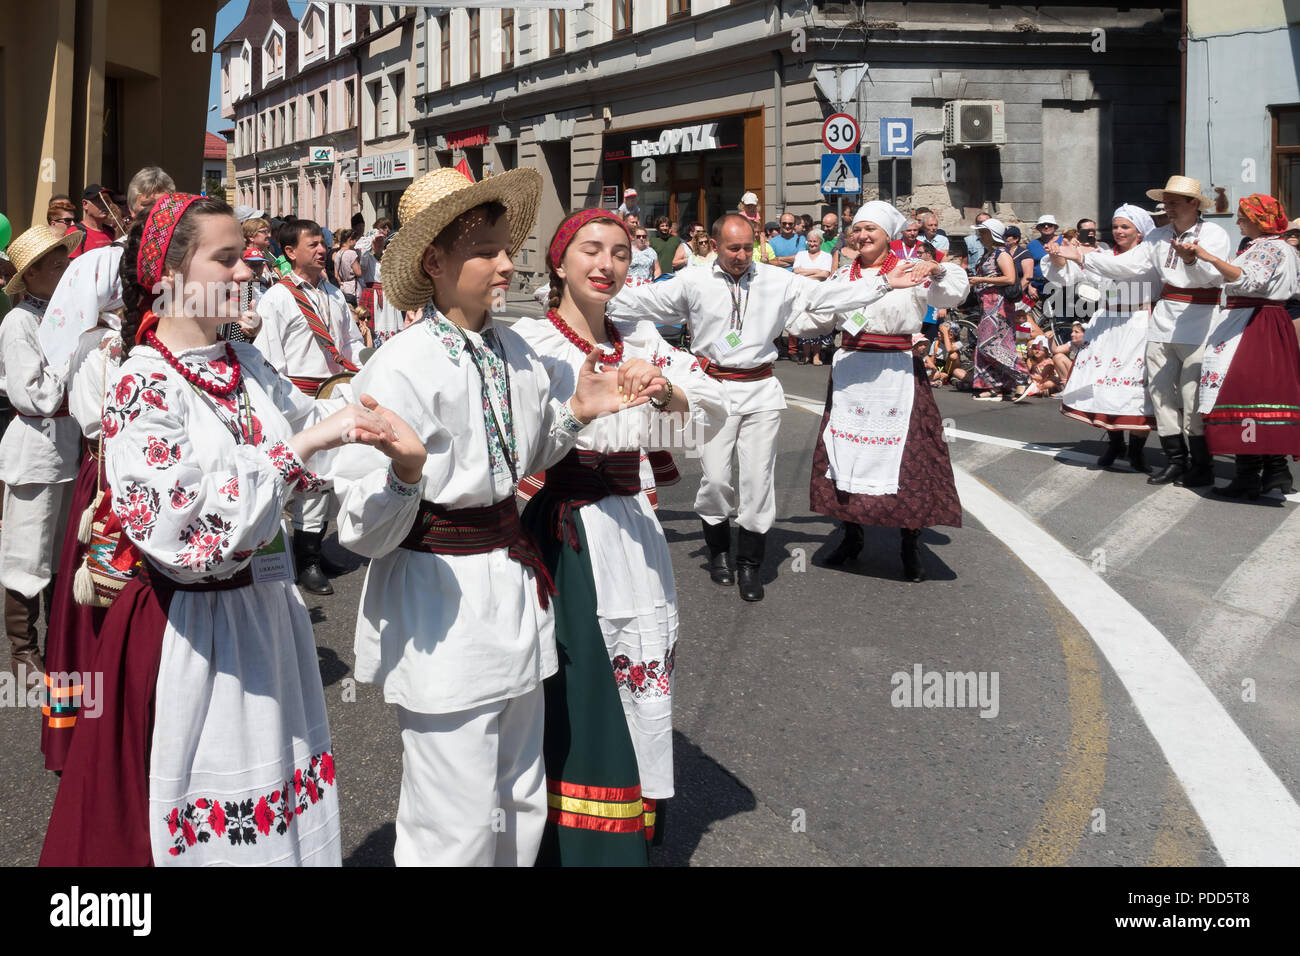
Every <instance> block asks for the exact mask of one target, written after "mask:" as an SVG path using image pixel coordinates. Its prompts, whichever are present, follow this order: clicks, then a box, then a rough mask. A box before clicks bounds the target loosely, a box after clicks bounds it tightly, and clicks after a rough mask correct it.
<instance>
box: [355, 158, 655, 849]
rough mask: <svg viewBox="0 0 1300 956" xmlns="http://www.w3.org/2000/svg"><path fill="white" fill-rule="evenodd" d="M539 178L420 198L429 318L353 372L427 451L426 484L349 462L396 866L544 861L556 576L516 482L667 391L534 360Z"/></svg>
mask: <svg viewBox="0 0 1300 956" xmlns="http://www.w3.org/2000/svg"><path fill="white" fill-rule="evenodd" d="M541 187H542V179H541V176H540V174H538V172H537V171H536V170H534V169H527V168H525V169H517V170H512V171H510V172H506V173H502V174H501V175H499V176H492V177H490V178H488V179H485V180H483V181H481V182H479V183H474V182H472V181H471V180H469V179H468V178H466V177H465V176H464V175H462V174H461V173H459V172H457V171H456V170H454V169H437V170H434V171H433V172H431V173H429V174H427V175H426V176H423V177H421V178H420V179H419V180H417V181H416V182H415V183H414V184H412V185H411V186H410V187H409V188H408V189H407V190H406V192H405V193H404V194H403V196H402V200H401V204H400V206H399V214H400V218H401V221H402V228H401V230H400V232H398V233H397V236H396V238H395V239H394V240H393V241H392V243H391V244H390V245H389V246H388V249H387V251H386V252H385V254H384V294H385V296H386V297H387V298H388V300H389V301H391V302H392V303H393V305H395V306H396V307H397V308H399V309H402V310H412V309H415V310H421V311H422V313H423V315H422V318H421V319H420V320H419V321H417V322H415V323H414V324H412V325H411V326H409V327H408V328H406V329H404V330H403V331H401V332H399V333H398V334H397V335H395V336H394V337H393V338H392V339H391V340H390V341H389V342H388V343H387V344H386V345H385V347H384V348H382V349H379V350H378V351H377V352H376V353H375V355H374V357H373V358H371V360H370V361H369V362H368V363H367V364H366V366H365V368H363V369H362V370H361V372H360V373H359V374H358V375H357V377H356V379H355V381H354V385H355V387H356V388H357V389H358V390H360V391H365V392H368V393H369V394H370V395H373V396H374V397H375V399H376V400H378V401H379V402H380V403H382V404H383V405H384V406H385V407H386V408H391V409H392V410H393V411H394V412H396V413H397V414H398V415H400V416H401V417H402V418H403V419H405V420H406V421H407V422H409V423H410V425H411V427H412V428H413V429H414V430H415V432H416V434H417V435H419V436H420V439H421V440H422V441H423V442H424V444H425V448H426V449H427V450H428V453H429V454H428V459H427V461H426V464H425V467H424V474H423V477H422V479H421V480H420V481H419V482H417V483H416V484H408V483H406V482H404V481H401V480H400V479H399V478H397V476H396V475H394V473H393V472H392V470H391V469H390V468H389V467H388V465H387V462H386V461H385V460H383V459H382V457H376V456H374V455H371V454H369V450H368V449H366V448H363V447H360V446H353V447H350V448H348V449H346V450H345V451H344V452H343V454H342V456H341V459H342V460H341V461H340V463H339V469H338V472H337V473H338V474H339V475H341V476H342V480H341V481H340V483H339V484H340V489H341V490H340V508H339V539H340V540H341V541H342V542H343V543H344V544H345V545H346V546H348V547H350V548H352V549H353V550H355V551H357V552H358V553H360V554H363V555H365V556H367V557H369V558H371V559H372V560H371V563H370V567H369V569H368V571H367V573H366V583H365V590H364V593H363V596H362V599H361V609H360V613H359V614H358V615H357V630H356V656H357V664H356V672H357V676H358V677H359V678H360V679H362V680H364V681H369V682H373V683H381V684H383V687H384V699H385V700H387V701H388V702H389V703H393V704H396V705H397V708H398V711H397V713H398V724H399V726H400V727H401V732H402V754H403V756H402V761H403V771H402V788H401V797H400V802H399V805H398V810H397V844H396V846H395V848H394V852H393V856H394V858H395V860H396V862H397V863H398V864H399V865H422V864H446V865H462V866H463V865H492V864H498V865H523V866H528V865H531V864H532V863H533V861H534V860H535V859H536V857H537V851H538V848H539V846H540V843H541V839H542V832H543V828H544V826H545V824H546V819H547V798H546V774H545V770H544V768H543V762H542V724H543V711H544V706H543V701H544V698H543V692H542V681H543V680H544V679H545V678H547V677H550V676H551V675H552V674H554V673H555V672H556V668H557V659H556V650H555V635H554V618H553V612H552V610H551V604H550V595H551V594H552V593H554V586H553V585H552V583H551V580H550V577H549V576H548V575H547V573H546V570H545V565H544V563H543V561H542V557H541V553H540V551H539V550H538V547H537V544H536V542H534V541H533V540H532V538H531V537H529V536H528V535H527V534H526V533H525V532H524V531H523V530H522V529H521V527H520V524H519V513H518V505H517V504H516V499H515V489H516V487H517V486H518V483H519V479H520V478H522V477H524V476H525V475H530V474H533V473H535V472H538V471H541V470H542V469H544V468H547V467H549V466H551V465H553V464H554V463H556V462H558V461H559V460H560V459H561V458H563V457H564V456H565V455H567V454H568V452H569V450H570V449H571V448H572V447H573V445H574V442H575V441H576V440H577V437H578V433H579V432H580V431H582V429H583V427H584V426H585V425H586V424H587V423H588V422H590V421H592V420H593V419H594V418H596V417H597V416H598V415H602V414H606V413H611V412H616V411H619V410H620V409H624V408H631V407H635V406H639V405H642V404H644V403H645V402H647V401H649V400H650V398H652V397H657V396H658V395H659V394H660V390H661V389H662V388H663V387H664V385H665V380H664V379H663V378H662V376H661V375H660V373H659V370H658V369H656V368H655V367H654V366H652V365H650V363H648V362H645V361H643V360H642V361H637V360H633V361H628V362H625V363H623V364H622V365H620V366H618V369H617V372H615V371H614V370H613V369H612V368H608V369H602V368H601V367H598V361H599V360H600V359H602V357H603V353H602V351H601V350H600V349H593V350H592V352H591V354H590V355H589V356H588V358H587V361H586V362H585V364H584V365H583V367H582V369H581V371H580V373H579V375H578V377H577V387H576V390H574V389H572V387H571V386H564V385H561V384H558V382H557V383H552V381H551V379H550V378H549V377H548V375H547V373H546V370H545V366H544V365H543V363H542V360H541V358H540V357H539V356H538V355H537V353H536V352H535V351H534V350H533V349H532V348H531V347H530V346H529V345H528V344H527V343H526V342H525V341H524V340H523V338H521V337H520V336H519V335H518V334H517V333H515V332H514V331H513V330H512V329H511V328H509V326H507V325H505V324H503V323H501V322H499V321H498V320H497V319H496V318H495V317H494V316H493V315H492V312H493V309H494V306H495V305H496V304H497V303H499V302H500V300H501V297H502V296H504V294H505V292H506V290H507V289H508V288H509V285H510V278H511V275H512V274H513V272H514V265H513V264H512V262H511V256H512V255H513V254H514V253H515V252H516V251H517V250H518V249H519V247H520V246H521V245H522V244H523V242H524V240H525V239H526V238H527V237H528V234H529V232H531V231H532V228H533V225H534V223H535V221H536V216H537V204H538V199H539V198H540V195H541ZM570 393H572V394H570ZM566 400H567V401H566ZM394 505H399V507H397V508H396V510H395V511H394V512H393V514H391V515H389V514H386V513H385V509H386V508H392V507H393V506H394Z"/></svg>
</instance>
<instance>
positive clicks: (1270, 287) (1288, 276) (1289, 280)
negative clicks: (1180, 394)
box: [1197, 238, 1300, 415]
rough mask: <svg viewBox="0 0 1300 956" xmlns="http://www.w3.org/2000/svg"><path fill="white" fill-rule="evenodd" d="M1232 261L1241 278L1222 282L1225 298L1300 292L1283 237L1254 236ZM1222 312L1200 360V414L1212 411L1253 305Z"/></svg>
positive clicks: (1276, 297)
mask: <svg viewBox="0 0 1300 956" xmlns="http://www.w3.org/2000/svg"><path fill="white" fill-rule="evenodd" d="M1232 264H1233V265H1234V266H1236V267H1237V268H1239V269H1241V277H1240V278H1239V279H1237V281H1236V282H1228V283H1226V284H1225V285H1224V287H1223V294H1224V296H1225V301H1226V299H1228V298H1232V297H1234V296H1236V297H1240V298H1247V299H1271V300H1273V301H1274V302H1280V303H1285V302H1286V300H1287V299H1293V298H1295V297H1296V296H1297V295H1300V277H1298V276H1297V271H1298V267H1300V257H1298V256H1297V255H1296V251H1295V248H1294V247H1293V246H1292V245H1291V244H1290V243H1288V242H1286V241H1285V240H1283V239H1263V238H1261V239H1256V240H1254V241H1253V242H1251V244H1250V245H1248V246H1247V247H1246V248H1245V249H1243V250H1242V252H1241V254H1240V255H1239V256H1237V257H1236V258H1235V259H1233V260H1232ZM1284 307H1285V306H1284ZM1222 311H1223V319H1222V320H1221V321H1220V322H1219V324H1218V325H1217V326H1216V327H1215V329H1214V332H1213V333H1212V334H1211V335H1210V341H1209V342H1207V343H1206V346H1205V357H1204V358H1203V359H1202V361H1201V397H1200V407H1199V408H1198V409H1197V410H1198V411H1199V412H1200V413H1201V414H1202V415H1204V414H1206V413H1207V412H1209V411H1211V410H1213V408H1214V403H1215V402H1216V401H1217V400H1218V398H1219V388H1220V387H1221V386H1222V385H1223V380H1224V378H1225V377H1226V376H1227V374H1228V367H1229V366H1230V365H1231V364H1232V357H1233V356H1234V355H1236V354H1237V346H1238V345H1240V344H1241V333H1242V332H1244V331H1245V330H1246V323H1247V322H1249V321H1250V317H1251V316H1252V315H1254V314H1255V309H1254V307H1251V308H1247V309H1223V310H1222Z"/></svg>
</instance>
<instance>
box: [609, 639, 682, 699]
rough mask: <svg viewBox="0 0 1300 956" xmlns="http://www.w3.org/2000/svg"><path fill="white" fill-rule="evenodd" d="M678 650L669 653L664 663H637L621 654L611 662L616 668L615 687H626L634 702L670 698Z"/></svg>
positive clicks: (674, 649)
mask: <svg viewBox="0 0 1300 956" xmlns="http://www.w3.org/2000/svg"><path fill="white" fill-rule="evenodd" d="M676 656H677V648H673V649H672V650H670V651H669V652H668V656H667V657H665V658H664V659H663V661H657V660H655V661H648V662H647V661H637V662H635V663H633V661H632V659H631V658H630V657H628V656H627V655H626V654H619V655H618V656H617V657H615V658H614V660H613V661H612V662H611V663H612V664H613V666H614V686H615V687H626V688H627V689H628V691H629V692H630V693H631V694H632V699H633V700H641V699H642V698H646V697H668V696H669V695H671V694H672V673H673V667H674V660H675V658H676Z"/></svg>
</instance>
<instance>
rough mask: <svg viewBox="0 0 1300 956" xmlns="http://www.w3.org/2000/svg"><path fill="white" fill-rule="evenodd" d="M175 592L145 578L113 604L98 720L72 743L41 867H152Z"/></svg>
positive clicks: (85, 721)
mask: <svg viewBox="0 0 1300 956" xmlns="http://www.w3.org/2000/svg"><path fill="white" fill-rule="evenodd" d="M171 593H172V592H170V591H167V590H160V589H155V588H154V587H153V586H152V585H151V584H150V583H149V582H148V581H147V580H146V579H145V575H143V574H141V575H139V576H137V577H136V578H135V579H134V580H132V581H131V582H130V583H129V584H128V585H127V586H126V587H125V588H124V589H123V590H122V593H121V594H119V595H118V596H117V598H116V599H114V601H113V606H112V607H110V608H108V614H107V616H106V617H105V618H104V624H103V627H101V628H100V631H99V641H98V646H97V648H96V652H95V655H94V658H93V660H92V662H91V665H90V668H91V671H92V672H93V673H94V674H95V679H96V681H97V683H98V687H97V688H96V690H97V691H99V700H97V701H95V705H96V709H100V708H102V710H100V713H99V714H98V716H91V715H90V714H86V715H83V716H82V717H81V719H80V720H78V721H77V732H76V733H75V734H73V736H72V744H71V746H70V747H69V748H68V754H67V758H66V760H65V761H64V764H63V776H62V778H61V779H60V780H59V792H58V795H57V796H56V797H55V798H54V810H53V812H52V813H51V814H50V825H49V828H48V829H47V830H46V832H45V847H44V849H42V851H41V866H152V865H153V850H152V848H151V846H150V841H149V753H150V745H151V743H152V741H153V722H154V696H155V692H156V688H157V684H158V663H159V661H160V659H161V657H162V641H163V632H164V630H165V629H166V627H167V606H168V605H169V604H170V603H171Z"/></svg>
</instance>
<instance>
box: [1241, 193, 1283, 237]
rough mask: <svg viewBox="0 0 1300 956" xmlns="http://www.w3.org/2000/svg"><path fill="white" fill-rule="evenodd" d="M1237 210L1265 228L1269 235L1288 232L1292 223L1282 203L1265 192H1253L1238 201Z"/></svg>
mask: <svg viewBox="0 0 1300 956" xmlns="http://www.w3.org/2000/svg"><path fill="white" fill-rule="evenodd" d="M1237 211H1238V212H1240V213H1241V214H1242V215H1243V216H1245V217H1246V218H1247V219H1249V220H1250V221H1251V222H1253V223H1254V224H1255V225H1257V226H1259V228H1261V229H1263V230H1264V234H1265V235H1267V236H1275V235H1277V234H1279V233H1283V232H1286V231H1287V229H1288V227H1289V225H1290V224H1289V223H1288V222H1287V218H1286V210H1285V209H1283V208H1282V204H1281V203H1280V202H1278V201H1277V200H1276V199H1274V198H1273V197H1272V196H1266V195H1264V194H1263V193H1251V194H1250V195H1249V196H1247V197H1246V198H1245V199H1243V200H1241V202H1239V203H1237Z"/></svg>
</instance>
